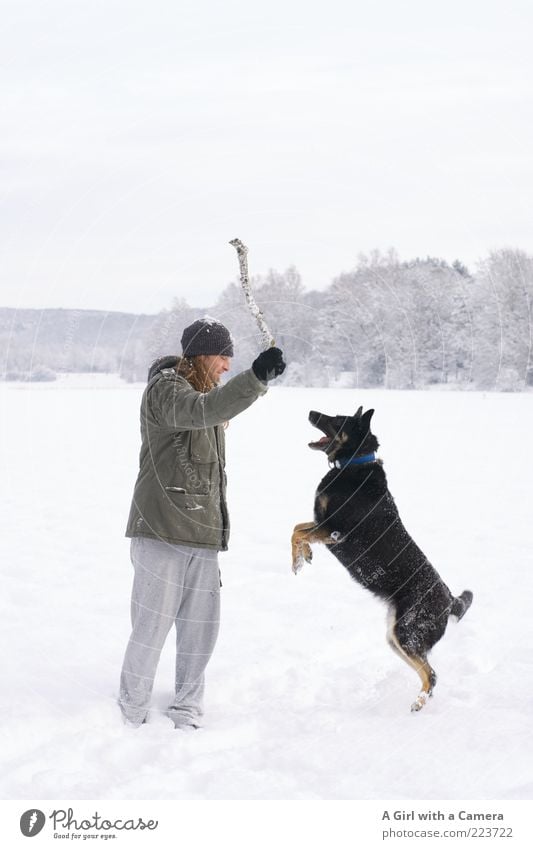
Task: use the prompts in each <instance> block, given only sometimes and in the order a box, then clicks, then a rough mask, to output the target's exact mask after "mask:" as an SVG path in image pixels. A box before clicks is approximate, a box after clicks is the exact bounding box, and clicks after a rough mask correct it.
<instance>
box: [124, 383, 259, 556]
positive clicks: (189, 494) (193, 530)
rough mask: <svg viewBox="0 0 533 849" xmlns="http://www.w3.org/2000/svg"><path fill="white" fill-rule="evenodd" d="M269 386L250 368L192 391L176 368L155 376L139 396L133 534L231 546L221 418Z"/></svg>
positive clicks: (225, 418)
mask: <svg viewBox="0 0 533 849" xmlns="http://www.w3.org/2000/svg"><path fill="white" fill-rule="evenodd" d="M266 391H267V387H266V385H265V384H264V383H262V382H261V381H260V380H258V378H257V377H256V376H255V374H254V373H253V371H252V369H249V370H247V371H243V372H241V374H238V375H236V377H233V378H232V379H231V380H229V381H228V382H227V383H226V384H224V385H223V386H217V387H215V388H214V389H211V391H210V392H206V393H202V392H198V391H197V390H196V389H193V387H192V386H191V385H190V383H189V382H188V381H187V380H185V378H184V377H181V376H180V375H178V373H177V372H176V371H175V369H173V368H166V369H163V370H162V371H160V372H158V373H157V374H156V375H155V376H154V377H153V378H152V379H151V380H150V382H149V383H148V385H147V387H146V389H145V391H144V394H143V397H142V402H141V437H142V444H141V453H140V458H139V474H138V477H137V482H136V484H135V490H134V493H133V500H132V504H131V510H130V515H129V519H128V525H127V528H126V536H127V537H136V536H144V537H152V538H155V539H164V540H166V541H167V542H171V543H176V544H181V545H189V546H194V547H199V548H214V549H217V550H221V551H225V550H226V549H227V547H228V538H229V517H228V508H227V505H226V473H225V471H224V466H225V452H224V428H223V426H222V423H223V422H225V421H228V420H229V419H232V418H233V417H234V416H236V415H237V414H238V413H241V412H242V411H243V410H246V408H247V407H249V406H250V405H251V404H253V402H254V401H256V400H257V398H259V397H260V396H261V395H264V393H265V392H266Z"/></svg>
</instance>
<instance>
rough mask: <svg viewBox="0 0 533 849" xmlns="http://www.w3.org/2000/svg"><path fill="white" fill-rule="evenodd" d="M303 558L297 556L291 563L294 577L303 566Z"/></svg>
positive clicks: (299, 555) (300, 555) (301, 555)
mask: <svg viewBox="0 0 533 849" xmlns="http://www.w3.org/2000/svg"><path fill="white" fill-rule="evenodd" d="M305 562H306V561H305V558H304V556H303V554H298V555H297V556H296V557H295V558H294V560H293V561H292V571H293V572H294V574H295V575H297V574H298V572H299V571H300V570H301V569H303V567H304V566H305Z"/></svg>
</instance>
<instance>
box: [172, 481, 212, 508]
mask: <svg viewBox="0 0 533 849" xmlns="http://www.w3.org/2000/svg"><path fill="white" fill-rule="evenodd" d="M165 491H166V492H167V495H168V497H169V499H170V501H171V503H172V507H173V508H174V509H175V510H177V511H178V512H181V511H183V512H184V513H190V512H196V511H197V510H206V508H207V507H208V501H209V500H208V496H207V495H205V494H202V493H196V492H186V491H185V490H184V489H182V488H181V487H178V486H166V487H165Z"/></svg>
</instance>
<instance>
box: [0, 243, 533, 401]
mask: <svg viewBox="0 0 533 849" xmlns="http://www.w3.org/2000/svg"><path fill="white" fill-rule="evenodd" d="M252 285H253V289H254V294H255V297H256V300H257V302H258V304H259V305H260V307H261V309H262V311H263V313H264V316H265V319H266V321H267V323H268V324H269V326H270V328H271V330H272V332H273V334H274V336H275V339H276V343H277V344H278V345H279V346H280V347H282V348H283V350H284V352H285V354H286V359H287V362H288V368H287V371H286V372H285V374H284V375H283V378H282V379H281V380H282V382H284V383H285V384H286V385H302V386H335V385H344V386H361V387H380V386H381V387H385V388H394V389H413V388H423V387H427V386H430V385H448V386H450V387H457V388H464V389H466V388H471V389H499V390H506V391H518V390H521V389H524V388H525V387H527V386H531V385H533V362H532V356H531V346H532V330H531V303H532V296H533V257H531V256H529V255H528V254H526V253H525V252H523V251H520V250H515V249H502V250H498V251H494V252H492V253H491V254H490V255H489V256H488V257H487V259H486V260H484V261H483V262H481V263H480V264H479V267H478V268H477V269H476V271H475V273H470V271H469V270H468V269H467V268H466V267H465V266H464V265H462V264H461V263H460V262H455V263H453V265H449V264H448V263H447V262H445V261H443V260H440V259H434V258H431V257H427V258H425V259H419V258H417V259H413V260H410V261H408V262H402V261H400V260H399V258H398V256H397V255H396V253H395V252H394V251H392V250H391V251H389V252H388V253H380V252H378V251H375V252H373V253H371V254H370V255H368V256H360V258H359V261H358V263H357V265H356V267H355V268H354V269H353V270H352V271H350V272H346V273H343V274H341V275H339V276H338V277H337V278H335V279H334V280H333V282H332V283H331V284H330V285H329V286H328V287H327V288H326V289H323V290H321V291H308V290H306V289H305V288H304V286H303V283H302V280H301V278H300V275H299V274H298V272H297V270H296V269H295V268H289V269H287V270H286V271H284V272H283V273H281V272H278V271H275V270H272V271H270V272H269V273H268V274H266V275H261V276H258V277H255V278H253V279H252ZM206 313H207V314H210V315H213V316H214V317H215V318H218V319H219V320H221V321H223V322H224V323H225V324H226V325H227V326H228V327H229V328H230V330H231V331H232V333H233V335H234V337H235V343H236V344H235V351H236V353H235V359H234V365H233V369H232V370H233V371H238V370H240V369H243V368H247V367H248V366H249V365H250V363H251V362H252V360H253V359H254V357H255V356H256V355H257V352H258V349H259V347H260V338H259V334H258V331H257V327H256V325H255V322H254V321H253V319H252V318H251V316H250V313H249V312H248V310H247V309H246V306H245V302H244V296H243V293H242V289H241V287H240V285H239V283H238V282H236V283H231V284H229V285H228V286H227V287H226V288H225V289H224V290H223V292H222V293H221V295H220V297H219V298H218V300H217V302H216V303H215V304H213V305H211V306H210V307H207V308H204V309H198V308H193V307H190V306H189V305H188V303H187V302H186V301H185V300H183V299H176V300H175V301H174V303H173V304H172V306H171V307H170V308H169V309H166V310H163V311H162V312H161V313H159V314H158V315H156V316H146V315H144V316H135V315H132V314H126V313H105V312H98V311H83V310H42V311H39V310H22V311H16V310H5V309H4V310H0V354H3V362H4V377H5V378H7V379H28V378H29V379H50V378H51V377H53V376H55V374H57V373H60V372H64V371H111V372H117V373H119V374H120V375H121V376H122V377H123V378H124V379H125V380H128V381H144V380H145V379H146V373H147V370H148V366H149V364H150V363H151V362H152V361H153V360H154V359H155V358H156V357H158V356H161V355H163V354H170V353H176V354H177V353H179V351H180V345H179V340H180V338H181V333H182V331H183V328H184V327H185V326H186V325H187V324H189V323H190V322H191V321H193V320H194V319H195V318H198V317H199V316H201V315H204V314H206ZM39 374H40V375H41V377H40V378H39Z"/></svg>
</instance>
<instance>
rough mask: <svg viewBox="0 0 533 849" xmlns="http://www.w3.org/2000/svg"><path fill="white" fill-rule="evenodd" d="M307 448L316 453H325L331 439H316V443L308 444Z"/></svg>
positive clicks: (325, 437)
mask: <svg viewBox="0 0 533 849" xmlns="http://www.w3.org/2000/svg"><path fill="white" fill-rule="evenodd" d="M308 444H309V448H314V449H315V450H316V451H326V450H327V449H328V448H329V446H330V445H331V437H330V436H323V437H322V438H321V439H317V440H316V442H309V443H308Z"/></svg>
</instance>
